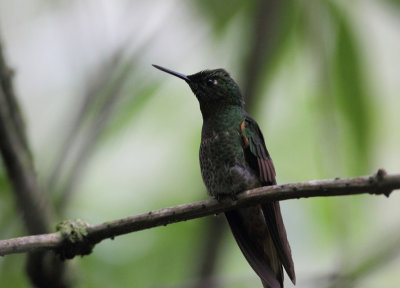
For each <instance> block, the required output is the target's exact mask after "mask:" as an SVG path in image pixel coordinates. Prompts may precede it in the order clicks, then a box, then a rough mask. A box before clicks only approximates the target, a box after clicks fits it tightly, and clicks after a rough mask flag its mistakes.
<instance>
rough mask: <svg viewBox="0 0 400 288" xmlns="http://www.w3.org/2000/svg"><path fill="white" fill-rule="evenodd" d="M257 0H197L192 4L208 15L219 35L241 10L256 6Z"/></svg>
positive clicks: (211, 24)
mask: <svg viewBox="0 0 400 288" xmlns="http://www.w3.org/2000/svg"><path fill="white" fill-rule="evenodd" d="M257 2H258V1H257V0H251V1H229V0H228V1H227V0H225V1H213V0H197V1H194V2H192V5H196V7H198V8H200V11H201V12H202V13H203V14H204V15H205V16H206V17H207V19H208V21H209V22H210V23H209V24H210V26H211V27H212V29H213V30H214V32H215V33H216V34H217V35H218V34H220V33H223V32H224V30H225V29H226V28H227V26H228V24H229V22H230V21H231V20H232V19H233V18H234V17H235V16H236V15H237V14H238V13H240V12H243V11H247V10H248V8H250V7H252V6H254V4H255V3H257Z"/></svg>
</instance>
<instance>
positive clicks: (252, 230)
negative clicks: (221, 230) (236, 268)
mask: <svg viewBox="0 0 400 288" xmlns="http://www.w3.org/2000/svg"><path fill="white" fill-rule="evenodd" d="M225 215H226V219H227V220H228V223H229V226H230V227H231V230H232V233H233V235H234V237H235V239H236V242H237V243H238V245H239V247H240V250H242V253H243V254H244V256H245V257H246V259H247V261H248V262H249V264H250V266H251V267H252V268H253V270H254V271H255V272H256V273H257V275H258V276H259V277H260V278H261V281H262V283H263V285H264V287H270V288H282V287H283V270H282V264H281V262H280V259H279V255H278V253H277V251H276V248H275V245H274V243H273V240H272V237H271V235H270V232H269V230H268V227H267V224H266V221H265V217H264V214H263V212H262V209H261V207H260V206H255V207H249V208H242V209H239V210H233V211H227V212H225Z"/></svg>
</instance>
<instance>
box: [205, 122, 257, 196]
mask: <svg viewBox="0 0 400 288" xmlns="http://www.w3.org/2000/svg"><path fill="white" fill-rule="evenodd" d="M200 168H201V174H202V177H203V181H204V183H205V185H206V187H207V190H208V192H209V193H210V194H211V195H213V196H218V195H221V194H236V193H238V192H241V191H243V190H246V189H250V188H252V187H250V186H255V187H256V186H259V184H258V182H259V181H258V179H257V177H255V175H254V174H253V173H252V171H250V170H249V169H248V165H247V163H246V161H245V157H244V153H243V148H242V140H241V137H240V135H239V131H236V130H234V129H226V130H222V131H218V132H217V131H212V132H211V133H210V132H209V133H207V134H206V135H204V134H203V135H202V139H201V144H200Z"/></svg>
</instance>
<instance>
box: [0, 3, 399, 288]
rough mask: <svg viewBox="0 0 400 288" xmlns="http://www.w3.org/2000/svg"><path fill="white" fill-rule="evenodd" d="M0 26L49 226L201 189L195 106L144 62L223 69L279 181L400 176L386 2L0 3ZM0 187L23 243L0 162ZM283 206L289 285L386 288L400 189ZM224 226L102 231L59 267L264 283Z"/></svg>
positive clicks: (2, 214)
mask: <svg viewBox="0 0 400 288" xmlns="http://www.w3.org/2000/svg"><path fill="white" fill-rule="evenodd" d="M0 33H1V40H2V41H3V45H4V48H5V53H6V56H7V59H8V62H9V64H10V66H11V67H13V68H14V70H15V78H14V84H15V87H16V91H17V95H18V97H19V100H20V102H21V105H22V108H23V112H24V116H25V120H26V123H27V129H28V136H29V140H30V143H31V147H32V150H33V155H34V160H35V165H36V170H37V174H38V177H39V179H40V183H41V184H42V186H43V187H44V190H46V191H47V193H48V197H50V198H51V199H52V200H53V203H54V206H55V207H56V210H57V212H58V217H59V219H58V220H61V219H68V218H82V219H84V220H86V221H88V222H89V223H91V224H96V223H100V222H103V221H107V220H111V219H116V218H120V217H124V216H128V215H134V214H138V213H142V212H147V211H150V210H155V209H160V208H163V207H167V206H174V205H178V204H183V203H189V202H192V201H197V200H201V199H206V198H207V195H206V193H205V189H204V186H203V183H202V180H201V176H200V168H199V163H198V148H199V142H200V130H201V125H202V120H201V114H200V110H199V108H198V103H197V100H196V98H195V97H194V96H193V95H192V92H191V91H190V89H189V88H188V87H187V85H186V84H185V83H184V82H183V81H180V80H178V79H176V78H173V77H170V76H168V75H167V74H165V73H161V72H160V71H157V70H156V69H154V68H153V67H151V64H153V63H154V64H159V65H162V66H165V67H168V68H171V69H173V70H176V71H179V72H182V73H186V74H192V73H195V72H198V71H200V70H203V69H207V68H225V69H226V70H228V71H229V72H230V74H231V75H232V77H233V78H234V79H236V80H237V82H238V83H239V86H240V87H241V88H242V92H243V93H244V95H245V97H246V102H247V106H246V107H247V110H248V111H249V112H250V113H251V114H252V115H253V117H254V118H255V119H256V120H257V121H258V123H259V124H260V126H261V129H262V131H263V133H264V136H265V138H266V144H267V147H268V150H269V151H270V153H271V155H272V158H273V160H274V163H275V167H276V170H277V179H278V183H287V182H296V181H306V180H311V179H323V178H334V177H353V176H360V175H366V174H371V173H374V172H375V171H376V170H377V169H378V168H385V169H386V170H387V171H388V172H389V173H400V149H399V145H400V129H399V123H400V121H399V120H400V114H399V113H400V81H399V80H400V55H399V53H400V2H399V1H394V0H392V1H389V0H387V1H384V0H381V1H373V0H363V1H361V0H358V1H344V0H342V1H340V0H331V1H300V0H297V1H262V0H251V1H211V0H197V1H183V0H175V1H165V0H152V1H145V0H137V1H133V0H131V1H122V0H118V1H93V0H91V1H90V0H79V1H60V0H59V1H44V0H30V1H27V0H15V1H7V0H0ZM0 164H1V163H0ZM0 197H1V198H0V199H1V200H0V238H1V239H6V238H11V237H16V236H21V235H25V234H26V232H25V229H24V226H23V222H22V221H21V213H20V212H19V211H18V208H17V206H16V204H15V199H14V197H13V192H12V190H11V188H10V186H9V183H8V180H7V176H6V173H5V171H4V167H3V164H1V165H0ZM281 207H282V213H283V216H284V220H285V223H286V229H287V231H288V237H289V240H290V243H291V246H292V252H293V258H294V261H295V267H296V273H297V279H298V284H297V285H296V287H363V288H374V287H389V288H390V287H393V288H394V287H399V285H400V273H399V271H400V257H398V256H399V252H400V208H399V207H400V195H399V193H398V192H395V193H393V194H392V195H391V196H390V198H388V199H387V198H385V197H382V196H380V197H376V196H369V195H365V196H354V197H335V198H325V199H322V198H319V199H317V198H313V199H302V200H290V201H285V202H282V204H281ZM220 218H222V217H220V216H217V217H215V216H214V217H208V218H204V219H197V220H193V221H187V222H182V223H178V224H173V225H169V226H167V227H159V228H154V229H150V230H145V231H140V232H136V233H132V234H129V235H125V236H121V237H117V238H116V239H115V240H113V241H111V240H107V241H104V242H102V243H101V244H99V245H98V246H96V248H95V249H94V252H93V253H92V254H91V255H90V256H86V257H83V258H77V259H74V260H72V261H70V262H71V263H70V264H71V269H72V273H73V278H74V281H75V284H76V287H192V286H193V287H195V286H194V285H196V283H198V280H199V279H200V278H201V277H202V273H203V272H204V271H203V270H204V269H205V270H207V268H209V270H211V271H208V272H204V273H206V274H207V273H209V274H210V275H211V276H212V277H214V280H216V283H217V284H218V287H260V286H261V284H260V282H259V279H258V278H257V276H256V275H255V273H254V272H253V271H252V270H251V268H250V267H249V266H248V264H247V262H246V260H245V259H244V257H243V256H242V255H241V253H240V251H239V249H238V247H237V246H236V244H235V242H234V240H233V237H231V235H229V233H225V232H227V231H228V230H227V229H222V228H221V229H220V230H221V231H222V233H217V232H215V231H214V232H213V230H212V229H211V228H210V227H212V225H213V224H210V223H215V222H218V223H219V222H221V223H222V224H221V225H222V226H221V227H225V223H224V221H223V219H220ZM54 224H55V223H54ZM214 233H216V234H214ZM207 241H208V242H207ZM205 243H210V245H208V244H207V245H206V244H205ZM213 247H214V248H216V249H215V250H217V252H218V253H212V251H213ZM208 252H210V255H208V254H207V253H208ZM24 266H25V255H10V256H7V257H4V258H1V259H0V281H1V283H0V286H1V287H30V284H29V279H28V278H27V276H26V275H25V270H24ZM286 283H287V287H293V285H292V284H291V283H290V281H288V280H286ZM210 287H211V286H210Z"/></svg>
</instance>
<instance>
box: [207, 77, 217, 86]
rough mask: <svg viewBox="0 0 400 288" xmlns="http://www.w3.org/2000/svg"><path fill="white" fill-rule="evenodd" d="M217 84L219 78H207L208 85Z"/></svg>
mask: <svg viewBox="0 0 400 288" xmlns="http://www.w3.org/2000/svg"><path fill="white" fill-rule="evenodd" d="M217 84H218V80H217V79H212V78H209V79H207V85H208V86H211V85H217Z"/></svg>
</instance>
